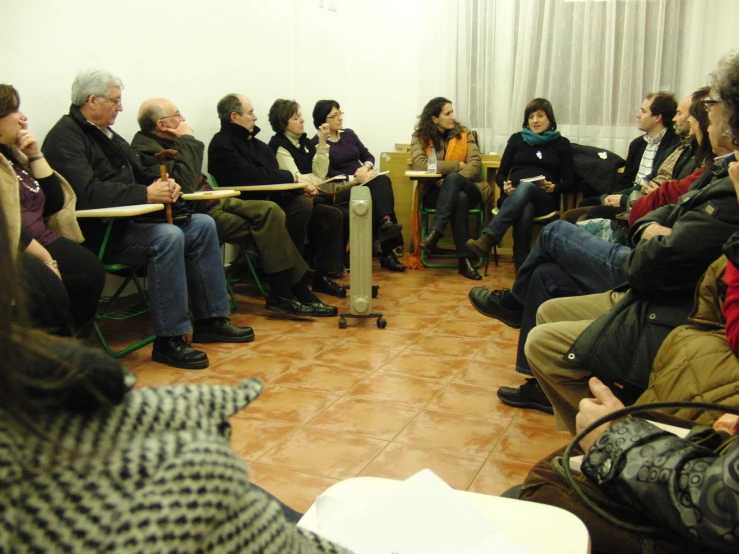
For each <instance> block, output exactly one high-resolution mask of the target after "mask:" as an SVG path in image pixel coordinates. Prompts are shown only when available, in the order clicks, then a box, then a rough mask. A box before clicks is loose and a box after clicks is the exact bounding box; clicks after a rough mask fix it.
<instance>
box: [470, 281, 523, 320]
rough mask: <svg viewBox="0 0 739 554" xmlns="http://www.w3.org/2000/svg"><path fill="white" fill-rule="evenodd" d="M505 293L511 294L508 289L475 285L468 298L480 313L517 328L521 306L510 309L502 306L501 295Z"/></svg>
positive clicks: (521, 312)
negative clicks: (488, 288) (491, 288)
mask: <svg viewBox="0 0 739 554" xmlns="http://www.w3.org/2000/svg"><path fill="white" fill-rule="evenodd" d="M505 294H511V291H510V289H502V290H486V289H484V288H482V287H475V288H473V289H472V290H471V291H470V294H469V298H470V303H471V304H472V306H473V307H474V308H475V309H476V310H477V311H478V312H480V313H481V314H482V315H486V316H488V317H492V318H493V319H497V320H498V321H502V322H503V323H505V324H506V325H508V326H510V327H513V328H514V329H518V328H519V327H521V317H522V316H523V308H519V309H515V310H511V309H508V308H506V307H505V306H503V304H502V297H503V295H505Z"/></svg>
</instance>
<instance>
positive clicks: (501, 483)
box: [468, 459, 533, 496]
mask: <svg viewBox="0 0 739 554" xmlns="http://www.w3.org/2000/svg"><path fill="white" fill-rule="evenodd" d="M532 467H533V464H523V463H520V462H510V461H507V460H494V459H490V460H488V461H486V462H485V464H484V465H483V466H482V469H481V470H480V473H478V474H477V477H475V480H474V481H473V482H472V484H471V485H470V488H469V489H468V490H470V491H472V492H479V493H482V494H492V495H495V496H500V495H501V494H502V493H504V492H505V491H507V490H508V489H510V488H511V487H514V486H516V485H520V484H521V483H523V482H524V480H525V479H526V476H527V475H528V474H529V471H531V468H532Z"/></svg>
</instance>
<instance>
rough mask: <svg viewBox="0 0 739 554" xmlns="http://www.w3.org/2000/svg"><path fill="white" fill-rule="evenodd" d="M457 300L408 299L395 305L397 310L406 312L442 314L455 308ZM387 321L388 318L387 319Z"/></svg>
mask: <svg viewBox="0 0 739 554" xmlns="http://www.w3.org/2000/svg"><path fill="white" fill-rule="evenodd" d="M457 305H458V302H457V301H455V302H421V301H419V300H415V299H410V300H408V301H407V302H403V303H402V304H401V305H400V306H398V307H397V311H398V312H400V313H406V314H417V315H431V316H439V315H441V316H442V319H443V316H444V314H447V313H449V312H452V311H454V310H456V309H457ZM388 321H389V320H388Z"/></svg>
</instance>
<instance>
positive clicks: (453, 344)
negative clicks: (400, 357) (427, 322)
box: [408, 332, 488, 358]
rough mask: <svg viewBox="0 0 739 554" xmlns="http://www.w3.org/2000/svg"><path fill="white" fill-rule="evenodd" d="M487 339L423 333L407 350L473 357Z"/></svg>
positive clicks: (457, 356) (438, 354) (437, 354)
mask: <svg viewBox="0 0 739 554" xmlns="http://www.w3.org/2000/svg"><path fill="white" fill-rule="evenodd" d="M487 342H488V340H487V339H484V338H483V339H471V338H466V337H453V336H450V335H441V334H436V333H435V332H433V333H429V334H426V335H424V336H423V337H422V338H420V339H418V341H416V342H415V343H414V344H413V345H412V346H410V347H408V351H409V352H410V351H413V352H423V353H426V354H434V355H436V356H452V357H455V358H473V357H475V355H476V354H477V353H478V352H479V351H480V349H481V348H483V347H485V345H486V344H487Z"/></svg>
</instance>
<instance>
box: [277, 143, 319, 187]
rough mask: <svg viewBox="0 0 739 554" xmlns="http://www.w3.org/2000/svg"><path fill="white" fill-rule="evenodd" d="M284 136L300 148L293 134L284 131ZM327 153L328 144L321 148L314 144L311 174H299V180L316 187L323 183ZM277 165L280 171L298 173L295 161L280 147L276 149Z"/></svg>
mask: <svg viewBox="0 0 739 554" xmlns="http://www.w3.org/2000/svg"><path fill="white" fill-rule="evenodd" d="M285 136H286V137H287V138H288V140H289V141H290V142H292V143H293V145H295V147H296V148H300V142H298V139H299V138H300V137H298V136H297V135H294V134H293V133H290V132H289V131H285ZM328 151H329V146H328V144H327V145H325V146H321V145H320V144H316V155H315V156H313V173H301V174H300V180H301V181H304V182H306V183H310V184H311V185H315V186H318V185H320V184H321V183H322V182H323V181H325V180H326V175H328V165H329V159H328ZM276 156H277V163H278V164H279V166H280V169H286V170H287V171H289V172H290V173H292V174H293V175H295V174H296V173H298V166H297V165H295V160H293V157H292V155H291V154H290V152H288V151H287V150H285V149H284V148H283V147H282V146H280V147H279V148H278V149H277V153H276Z"/></svg>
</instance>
